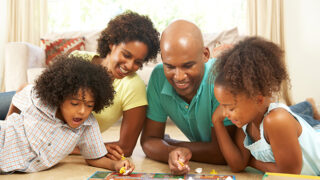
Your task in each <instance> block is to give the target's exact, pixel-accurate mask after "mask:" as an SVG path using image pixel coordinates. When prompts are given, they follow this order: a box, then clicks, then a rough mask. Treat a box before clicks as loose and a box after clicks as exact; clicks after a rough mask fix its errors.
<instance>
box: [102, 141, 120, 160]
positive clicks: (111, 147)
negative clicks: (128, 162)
mask: <svg viewBox="0 0 320 180" xmlns="http://www.w3.org/2000/svg"><path fill="white" fill-rule="evenodd" d="M105 146H106V148H107V151H108V154H107V155H106V156H107V158H109V159H112V160H115V161H119V160H121V158H122V156H123V150H122V149H121V147H120V146H118V145H116V144H105Z"/></svg>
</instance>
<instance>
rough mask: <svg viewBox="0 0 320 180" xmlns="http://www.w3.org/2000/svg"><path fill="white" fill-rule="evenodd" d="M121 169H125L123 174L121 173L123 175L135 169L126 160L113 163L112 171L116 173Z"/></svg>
mask: <svg viewBox="0 0 320 180" xmlns="http://www.w3.org/2000/svg"><path fill="white" fill-rule="evenodd" d="M122 167H124V169H125V173H123V174H124V175H128V174H131V173H132V172H133V170H134V168H135V166H134V164H133V163H132V162H130V161H129V160H127V159H125V160H121V161H115V164H114V170H115V171H116V172H119V171H120V169H121V168H122Z"/></svg>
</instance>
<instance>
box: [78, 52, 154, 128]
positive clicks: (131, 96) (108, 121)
mask: <svg viewBox="0 0 320 180" xmlns="http://www.w3.org/2000/svg"><path fill="white" fill-rule="evenodd" d="M72 55H75V56H82V57H84V58H86V59H88V60H90V61H91V60H92V59H93V57H94V56H96V55H97V54H96V53H93V52H86V51H73V52H72ZM113 88H114V90H115V92H116V94H115V97H114V100H113V104H112V105H111V106H109V107H106V108H104V109H103V110H102V111H100V113H93V115H94V117H95V118H96V119H97V120H98V123H99V127H100V131H101V132H103V131H105V130H107V129H108V128H109V127H111V126H112V125H113V124H114V123H115V122H117V121H118V120H119V119H120V118H121V117H122V114H123V111H127V110H129V109H132V108H135V107H139V106H145V105H148V101H147V96H146V85H145V84H144V82H143V80H142V79H141V78H140V77H139V76H138V75H137V74H136V73H133V74H131V75H129V76H126V77H124V78H122V79H115V80H114V82H113Z"/></svg>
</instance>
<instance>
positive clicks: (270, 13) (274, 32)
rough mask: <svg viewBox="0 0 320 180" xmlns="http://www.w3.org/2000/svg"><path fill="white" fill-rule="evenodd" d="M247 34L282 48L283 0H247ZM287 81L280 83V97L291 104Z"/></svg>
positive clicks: (283, 45)
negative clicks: (259, 37)
mask: <svg viewBox="0 0 320 180" xmlns="http://www.w3.org/2000/svg"><path fill="white" fill-rule="evenodd" d="M247 2H248V3H247V5H248V8H247V10H248V11H247V18H248V21H247V22H248V34H249V35H250V36H261V37H264V38H265V39H268V40H270V41H272V42H274V43H276V44H278V45H279V46H280V47H281V48H282V49H283V50H284V49H285V44H284V34H283V32H284V29H283V27H284V26H283V0H247ZM288 85H289V83H288V82H283V83H282V91H281V95H280V98H281V100H283V101H284V102H285V103H286V104H287V105H292V100H291V96H290V94H291V93H290V91H289V87H288Z"/></svg>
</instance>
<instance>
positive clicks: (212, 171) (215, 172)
mask: <svg viewBox="0 0 320 180" xmlns="http://www.w3.org/2000/svg"><path fill="white" fill-rule="evenodd" d="M210 174H218V172H217V171H216V170H214V169H212V170H211V172H210Z"/></svg>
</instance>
